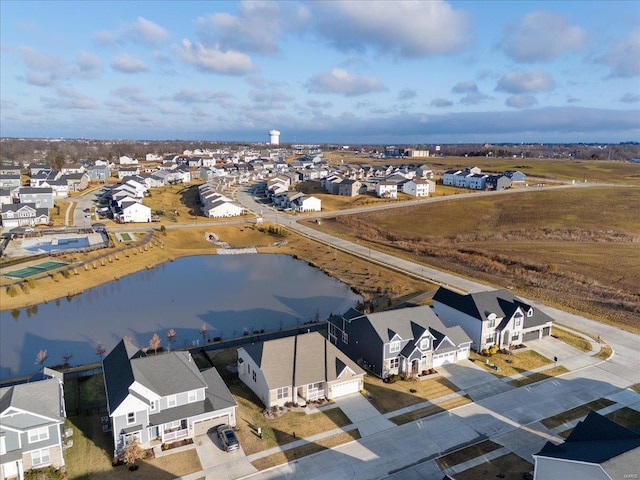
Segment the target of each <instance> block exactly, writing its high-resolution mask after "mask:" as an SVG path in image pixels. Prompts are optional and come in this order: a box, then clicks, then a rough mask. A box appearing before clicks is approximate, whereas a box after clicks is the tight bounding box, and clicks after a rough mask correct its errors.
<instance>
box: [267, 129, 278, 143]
mask: <svg viewBox="0 0 640 480" xmlns="http://www.w3.org/2000/svg"><path fill="white" fill-rule="evenodd" d="M269 143H270V144H271V145H280V132H279V131H278V130H271V131H270V132H269Z"/></svg>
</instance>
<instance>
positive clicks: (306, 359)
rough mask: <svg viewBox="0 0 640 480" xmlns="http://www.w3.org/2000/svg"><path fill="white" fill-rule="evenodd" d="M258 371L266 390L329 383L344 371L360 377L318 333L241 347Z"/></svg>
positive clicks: (336, 349)
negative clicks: (348, 369) (349, 371)
mask: <svg viewBox="0 0 640 480" xmlns="http://www.w3.org/2000/svg"><path fill="white" fill-rule="evenodd" d="M243 348H244V350H245V352H246V353H247V354H248V355H249V356H250V357H251V358H252V359H253V361H254V362H255V363H256V364H257V365H258V367H259V368H260V370H261V371H262V373H263V375H264V377H265V380H266V382H267V385H268V387H269V389H270V390H272V389H274V388H280V387H285V386H289V385H294V386H301V385H307V384H310V383H315V382H323V381H326V382H331V381H334V380H336V379H337V378H338V376H339V375H340V374H341V373H342V372H343V371H344V369H345V368H346V367H348V368H350V369H351V370H353V371H354V372H355V373H356V374H364V370H362V369H361V368H360V367H359V366H358V365H356V363H355V362H353V361H352V360H351V359H349V357H347V356H346V355H345V354H344V353H342V352H341V351H340V350H338V348H337V347H336V346H335V345H333V344H332V343H331V342H329V341H328V340H327V339H326V338H324V337H323V336H322V335H321V334H320V333H318V332H312V333H307V334H303V335H296V336H293V337H285V338H279V339H277V340H269V341H267V342H261V343H255V344H252V345H246V346H244V347H243Z"/></svg>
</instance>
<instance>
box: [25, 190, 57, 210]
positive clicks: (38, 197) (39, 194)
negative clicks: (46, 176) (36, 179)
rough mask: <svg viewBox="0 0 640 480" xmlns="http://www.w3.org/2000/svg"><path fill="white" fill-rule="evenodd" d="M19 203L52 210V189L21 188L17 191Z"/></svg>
mask: <svg viewBox="0 0 640 480" xmlns="http://www.w3.org/2000/svg"><path fill="white" fill-rule="evenodd" d="M18 198H19V199H20V203H31V204H33V205H35V207H36V208H53V189H52V188H51V187H41V188H31V187H21V188H20V190H19V191H18Z"/></svg>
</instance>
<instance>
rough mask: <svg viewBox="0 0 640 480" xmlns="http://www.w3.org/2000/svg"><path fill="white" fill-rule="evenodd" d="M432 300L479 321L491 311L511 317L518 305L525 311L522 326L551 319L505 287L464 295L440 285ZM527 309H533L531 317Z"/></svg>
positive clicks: (539, 323)
mask: <svg viewBox="0 0 640 480" xmlns="http://www.w3.org/2000/svg"><path fill="white" fill-rule="evenodd" d="M433 301H434V302H440V303H442V304H444V305H448V306H450V307H452V308H455V309H456V310H458V311H460V312H463V313H466V314H467V315H469V316H471V317H473V318H476V319H478V320H480V321H487V319H488V318H487V317H488V316H489V314H491V313H495V314H496V316H498V317H503V318H511V316H512V315H513V314H514V312H515V311H516V309H517V308H518V307H520V308H521V309H522V311H523V312H524V313H525V317H524V328H530V327H534V326H537V325H544V324H545V323H547V322H551V321H553V319H552V318H551V317H550V316H549V315H547V314H546V313H544V312H542V311H540V310H538V309H535V308H533V307H532V306H531V305H529V304H528V303H526V302H525V301H524V300H522V299H520V298H518V297H516V296H515V295H513V294H512V293H511V292H510V291H509V290H506V289H502V290H491V291H486V292H476V293H469V294H466V295H464V294H461V293H457V292H454V291H453V290H449V289H447V288H445V287H440V288H439V289H438V291H437V292H436V293H435V295H434V296H433ZM529 309H532V311H533V315H532V316H531V317H529V316H527V315H526V313H527V311H528V310H529Z"/></svg>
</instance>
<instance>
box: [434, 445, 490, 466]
mask: <svg viewBox="0 0 640 480" xmlns="http://www.w3.org/2000/svg"><path fill="white" fill-rule="evenodd" d="M500 448H502V445H499V444H497V443H495V442H492V441H491V440H484V441H483V442H480V443H476V444H475V445H469V446H468V447H465V448H462V449H460V450H457V451H455V452H451V453H449V454H447V455H443V456H442V457H439V458H438V459H436V463H437V464H438V467H439V468H440V470H446V469H447V468H449V467H453V466H454V465H460V464H461V463H464V462H467V461H469V460H473V459H474V458H477V457H480V456H482V455H485V454H487V453H490V452H493V451H494V450H498V449H500Z"/></svg>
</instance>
